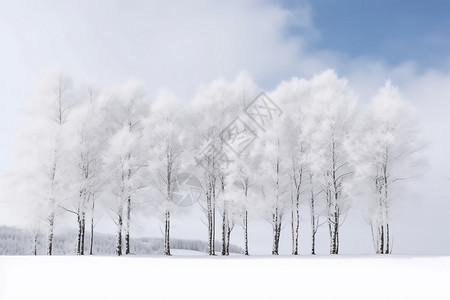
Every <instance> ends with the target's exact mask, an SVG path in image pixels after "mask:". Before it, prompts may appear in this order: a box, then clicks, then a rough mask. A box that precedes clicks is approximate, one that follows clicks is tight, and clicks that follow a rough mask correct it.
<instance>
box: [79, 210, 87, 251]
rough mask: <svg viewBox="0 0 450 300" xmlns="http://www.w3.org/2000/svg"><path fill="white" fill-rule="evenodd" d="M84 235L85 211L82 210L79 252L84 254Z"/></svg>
mask: <svg viewBox="0 0 450 300" xmlns="http://www.w3.org/2000/svg"><path fill="white" fill-rule="evenodd" d="M85 237H86V212H84V211H83V212H82V214H81V248H80V250H81V251H80V254H81V255H84V245H85V243H84V241H85Z"/></svg>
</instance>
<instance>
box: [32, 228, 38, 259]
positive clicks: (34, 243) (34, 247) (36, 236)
mask: <svg viewBox="0 0 450 300" xmlns="http://www.w3.org/2000/svg"><path fill="white" fill-rule="evenodd" d="M38 235H39V234H38V233H35V234H34V236H33V255H37V241H38Z"/></svg>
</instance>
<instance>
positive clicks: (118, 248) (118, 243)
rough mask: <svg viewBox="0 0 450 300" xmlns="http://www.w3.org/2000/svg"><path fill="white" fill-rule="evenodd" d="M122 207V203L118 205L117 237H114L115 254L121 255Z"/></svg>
mask: <svg viewBox="0 0 450 300" xmlns="http://www.w3.org/2000/svg"><path fill="white" fill-rule="evenodd" d="M122 213H123V207H122V204H120V206H119V211H118V220H117V238H116V255H117V256H121V255H122V227H123V219H122Z"/></svg>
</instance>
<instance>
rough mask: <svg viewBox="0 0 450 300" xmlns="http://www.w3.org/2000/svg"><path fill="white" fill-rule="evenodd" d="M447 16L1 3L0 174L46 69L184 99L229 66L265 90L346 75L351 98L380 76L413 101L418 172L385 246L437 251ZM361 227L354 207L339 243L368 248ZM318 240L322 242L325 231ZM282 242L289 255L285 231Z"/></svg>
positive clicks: (285, 7) (198, 4) (447, 162)
mask: <svg viewBox="0 0 450 300" xmlns="http://www.w3.org/2000/svg"><path fill="white" fill-rule="evenodd" d="M448 11H450V4H448V2H447V1H438V0H431V1H398V0H391V1H388V0H379V1H360V0H346V1H333V0H314V1H312V0H311V1H294V0H292V1H287V0H286V1H281V2H280V1H269V0H264V1H256V0H248V1H238V0H234V1H221V2H219V1H204V0H200V1H185V0H183V1H181V0H180V1H163V0H160V1H159V0H158V1H135V0H131V1H130V0H129V1H125V0H112V1H109V0H108V1H106V0H104V1H86V0H79V1H56V0H53V1H51V0H44V1H32V0H30V1H13V0H10V1H8V0H0V41H1V47H0V172H3V171H4V170H6V169H7V167H8V166H10V165H11V162H12V160H13V156H14V155H13V154H14V139H15V136H16V134H17V131H18V128H19V127H20V125H21V123H22V121H23V119H24V114H23V111H22V108H23V107H24V103H25V102H26V101H27V99H28V97H29V95H30V93H31V92H32V90H33V88H34V87H35V86H36V85H37V83H38V82H39V79H40V78H41V77H42V76H43V75H44V74H46V73H48V72H49V71H51V70H53V69H55V68H58V69H63V70H65V71H66V72H67V73H69V74H70V75H71V76H72V77H73V78H74V79H75V81H76V82H77V83H78V84H90V83H92V84H99V85H103V86H109V85H114V84H120V83H123V82H124V81H126V80H128V79H134V78H136V79H139V80H142V81H143V82H144V83H145V84H146V86H147V90H148V92H149V94H150V95H153V94H155V93H156V92H157V91H158V89H160V88H169V89H171V90H173V91H174V92H175V93H177V94H178V95H179V96H180V97H181V98H184V99H190V98H191V97H192V95H193V93H194V92H195V90H196V88H197V87H199V86H201V85H204V84H208V83H210V82H211V81H213V80H215V79H217V78H219V77H224V78H227V79H233V78H235V77H236V76H237V74H238V73H239V72H240V71H246V72H248V73H249V74H250V76H252V77H253V78H254V80H255V81H256V82H257V83H258V85H259V86H261V87H262V88H263V89H265V90H271V89H273V88H274V87H275V86H276V85H277V84H278V83H280V82H281V81H282V80H287V79H289V78H290V77H292V76H299V77H310V76H312V75H313V74H316V73H319V72H321V71H323V70H325V69H328V68H333V69H335V70H336V71H337V73H338V74H339V76H343V77H347V78H348V79H349V81H350V85H351V86H352V88H353V89H355V90H356V91H357V93H358V94H359V96H360V101H361V102H367V101H369V100H370V98H371V97H372V96H374V95H375V93H376V90H377V89H378V88H379V87H380V86H381V85H382V84H383V83H384V81H385V80H387V79H391V80H392V82H393V83H394V84H395V85H397V86H399V87H400V89H401V91H402V92H403V94H404V95H405V97H406V98H408V99H409V101H410V102H411V103H412V104H413V105H415V106H416V107H417V108H418V111H419V112H420V116H421V125H420V127H421V131H422V136H423V137H424V139H425V140H426V142H427V145H428V147H427V149H426V150H425V153H424V154H425V156H426V157H427V159H428V167H427V168H426V170H425V171H424V175H423V177H422V178H420V179H418V180H416V182H415V183H414V184H413V185H412V187H411V190H412V191H414V192H413V193H412V194H414V197H410V196H408V199H405V200H404V201H403V203H405V204H404V205H401V206H399V207H397V208H396V210H395V213H394V216H395V218H396V219H395V220H394V221H393V224H394V225H393V226H394V227H393V231H394V233H395V238H394V249H395V247H397V249H398V252H404V253H407V252H408V253H430V254H431V253H447V254H448V253H450V234H448V229H449V228H450V202H449V200H450V181H449V180H447V179H446V178H445V177H449V178H450V172H448V171H447V170H448V169H449V167H450V158H449V157H450V155H449V153H450V141H449V136H450V118H449V113H450V18H448ZM0 216H1V214H0ZM1 223H2V220H1V219H0V224H1ZM253 226H266V227H267V228H268V231H267V234H265V235H262V234H261V238H258V237H256V238H254V241H253V242H254V244H257V245H261V246H257V247H260V248H258V249H262V250H261V251H260V252H265V251H266V248H267V249H269V248H270V245H271V243H270V227H269V225H268V224H262V225H255V224H254V225H253ZM306 226H308V224H303V228H305V229H304V233H303V234H304V235H307V234H308V231H307V227H306ZM360 226H367V225H365V223H364V222H363V221H362V220H361V219H358V216H357V214H355V216H354V217H350V219H349V221H348V222H347V223H346V224H344V226H343V227H342V230H343V233H342V234H341V238H342V242H341V245H342V247H343V249H344V250H345V249H349V250H348V251H350V249H357V251H361V252H362V251H371V250H372V248H371V247H372V246H371V244H370V243H371V238H370V236H368V235H369V234H370V231H369V229H368V228H364V229H361V227H360ZM178 228H179V227H178ZM141 229H142V228H141ZM183 229H186V227H183ZM177 230H178V229H177V227H176V225H175V227H174V232H175V233H174V236H177V235H178V236H179V237H183V235H182V234H181V231H179V230H178V231H177ZM364 230H365V231H364ZM142 231H143V232H145V230H144V229H142ZM194 231H195V230H194ZM154 232H155V234H159V228H158V230H155V231H154ZM286 233H287V232H286ZM202 234H203V233H202ZM258 234H259V233H258ZM204 235H205V237H206V230H205V233H204ZM321 235H322V236H323V238H324V243H325V244H326V232H325V231H324V232H323V233H321ZM346 235H347V236H349V239H352V241H351V242H348V240H346ZM263 236H264V237H263ZM266 236H267V237H266ZM350 236H351V238H350ZM184 237H185V236H184ZM194 237H195V238H202V236H201V235H200V234H199V235H196V236H194ZM251 239H252V238H251ZM360 239H361V241H360ZM235 242H236V243H239V241H238V240H236V241H235ZM251 242H252V240H251ZM262 245H264V246H262ZM283 245H284V249H285V251H289V241H288V237H287V234H286V240H285V241H284V244H283ZM304 245H307V243H305V244H304ZM355 247H356V248H355ZM282 249H283V247H282ZM286 249H287V250H286ZM325 250H326V247H325ZM266 252H267V251H266ZM325 252H326V251H325Z"/></svg>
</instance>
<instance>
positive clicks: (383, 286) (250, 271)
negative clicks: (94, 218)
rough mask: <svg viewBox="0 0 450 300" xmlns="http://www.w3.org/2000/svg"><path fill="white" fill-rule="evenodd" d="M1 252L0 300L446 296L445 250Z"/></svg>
mask: <svg viewBox="0 0 450 300" xmlns="http://www.w3.org/2000/svg"><path fill="white" fill-rule="evenodd" d="M177 254H178V255H185V256H183V257H180V256H178V257H169V258H167V257H139V256H136V257H120V258H117V257H94V256H90V257H89V256H85V257H74V256H64V257H63V256H54V257H45V256H38V257H33V256H3V257H0V299H2V300H3V299H4V300H9V299H47V300H49V299H58V300H63V299H105V300H106V299H107V300H110V299H230V300H231V299H249V300H250V299H273V300H275V299H359V300H365V299H383V300H384V299H408V300H409V299H450V257H444V256H440V257H439V256H435V257H426V256H422V257H410V256H394V255H393V256H389V257H380V256H378V257H376V256H338V257H330V256H326V257H324V256H317V257H298V258H292V257H276V258H274V257H250V258H243V257H236V256H235V257H227V258H223V257H214V258H208V257H206V256H204V254H202V253H200V254H201V255H203V256H204V257H200V256H198V257H193V256H192V255H195V253H190V252H189V251H184V250H182V251H180V252H179V253H177Z"/></svg>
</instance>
